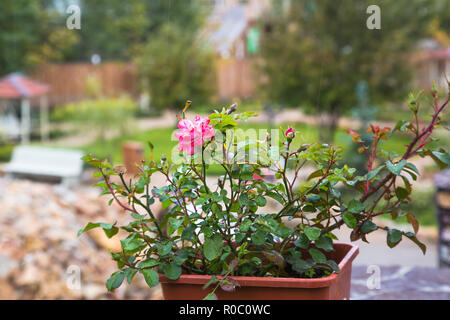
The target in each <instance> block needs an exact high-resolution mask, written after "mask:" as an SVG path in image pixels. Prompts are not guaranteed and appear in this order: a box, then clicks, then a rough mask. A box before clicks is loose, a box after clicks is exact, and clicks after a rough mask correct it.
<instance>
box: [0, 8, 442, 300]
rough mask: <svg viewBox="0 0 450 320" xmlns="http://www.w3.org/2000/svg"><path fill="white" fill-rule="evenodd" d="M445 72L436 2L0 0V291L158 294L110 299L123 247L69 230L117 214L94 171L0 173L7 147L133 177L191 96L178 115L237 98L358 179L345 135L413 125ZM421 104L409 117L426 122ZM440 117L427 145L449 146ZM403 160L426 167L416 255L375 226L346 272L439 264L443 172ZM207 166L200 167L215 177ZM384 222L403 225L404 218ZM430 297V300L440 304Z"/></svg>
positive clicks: (164, 149) (417, 207) (418, 198)
mask: <svg viewBox="0 0 450 320" xmlns="http://www.w3.org/2000/svg"><path fill="white" fill-rule="evenodd" d="M373 4H376V5H378V6H379V8H380V9H381V14H380V19H381V20H380V22H381V24H380V27H381V28H380V29H369V28H368V27H367V20H368V18H369V17H370V16H371V13H367V11H366V10H367V8H368V7H369V5H373ZM74 8H75V9H74ZM78 9H79V10H78ZM78 13H79V18H80V19H79V28H78V27H77V25H76V22H77V20H76V18H77V14H78ZM74 19H75V20H74ZM74 23H75V24H74ZM73 26H75V28H73ZM449 73H450V2H449V1H448V0H379V1H375V0H373V1H364V0H362V1H359V0H358V1H357V0H354V1H353V0H128V1H119V0H96V1H91V0H77V1H76V0H72V1H69V0H67V1H66V0H38V1H36V0H2V1H1V2H0V298H1V299H8V298H9V299H35V298H40V299H68V298H76V299H82V298H83V299H103V298H105V299H121V298H129V299H130V298H143V299H158V298H161V294H160V292H159V290H158V288H157V289H154V290H150V289H148V288H147V287H146V285H145V283H144V282H143V281H140V280H138V279H137V280H136V281H135V282H134V283H133V284H132V285H124V286H123V287H122V288H120V289H119V290H117V291H116V292H115V293H106V289H105V286H104V282H105V281H106V279H107V278H108V277H109V275H110V274H111V273H112V272H113V271H114V267H115V266H114V264H113V262H112V261H110V258H109V257H110V255H109V250H113V251H114V250H118V248H119V249H120V243H118V240H108V239H106V237H105V236H104V235H103V234H102V232H98V233H97V232H95V231H94V230H92V231H90V232H89V233H88V234H86V235H83V236H82V237H80V238H77V237H76V232H77V231H78V229H79V228H81V227H82V226H83V225H84V224H85V223H86V222H87V221H93V220H98V221H106V222H113V221H115V220H118V221H119V222H120V221H122V222H125V221H126V220H127V217H126V216H124V213H123V212H121V210H120V209H119V208H117V207H115V206H114V205H113V206H108V205H107V203H106V202H107V200H108V199H102V198H98V194H99V191H98V189H96V188H95V187H92V185H93V184H94V183H95V179H93V178H91V175H92V169H91V168H89V167H87V166H85V167H84V168H83V173H82V174H81V178H80V179H79V181H76V183H75V184H71V185H69V186H68V185H66V184H64V183H63V184H60V183H58V181H56V182H55V181H48V180H49V179H43V177H42V176H40V175H37V174H30V175H27V176H26V177H18V176H16V175H11V174H8V170H7V169H6V168H7V166H8V163H10V162H11V161H12V157H13V156H12V155H13V151H14V150H15V149H17V148H18V147H23V146H33V147H36V148H37V149H35V150H38V151H39V148H54V149H58V150H60V149H61V150H63V151H64V150H68V149H75V150H79V151H81V152H82V153H92V154H94V155H96V156H98V157H100V158H109V159H110V160H111V161H112V162H113V163H115V164H124V165H125V166H126V167H127V168H128V169H129V170H130V172H132V171H133V163H135V162H136V161H139V160H140V159H148V158H149V157H150V149H151V148H149V147H148V146H149V145H148V142H151V144H152V145H153V146H154V148H153V152H152V156H153V157H154V158H159V157H160V156H161V155H162V154H163V153H164V154H167V155H170V154H171V152H172V150H173V148H174V147H176V141H175V140H174V139H173V137H172V134H173V131H174V130H175V125H176V121H177V120H176V114H177V113H179V112H180V111H181V110H182V108H183V107H184V104H185V101H186V100H192V101H193V103H192V106H191V107H190V108H189V110H188V117H193V115H194V114H202V115H204V114H208V113H209V112H211V111H213V110H216V109H217V110H220V109H222V107H224V106H229V105H230V104H232V103H237V104H238V108H239V110H240V111H243V110H250V111H255V112H257V113H258V114H259V117H258V118H256V119H255V120H254V121H252V122H249V123H248V124H245V125H244V128H256V129H262V128H278V127H279V126H280V125H284V126H287V125H292V126H294V127H295V129H296V131H297V134H298V136H299V139H300V141H299V143H302V142H304V143H313V142H324V143H334V144H337V145H340V146H343V147H344V148H345V150H346V153H345V154H344V157H345V158H346V161H348V162H350V163H351V164H352V165H353V166H354V167H355V168H357V169H358V170H361V172H362V170H364V167H365V162H364V160H363V159H362V158H359V157H355V156H354V155H355V153H356V146H353V145H352V143H351V137H349V136H348V135H347V134H346V132H345V131H346V130H347V129H353V130H358V131H361V132H364V128H365V127H367V125H368V123H370V122H375V123H378V124H379V125H382V126H390V127H392V126H394V125H395V123H396V122H397V121H398V120H409V116H410V112H409V109H408V106H407V104H406V103H405V101H406V99H407V96H408V93H409V92H415V93H418V92H420V91H421V90H423V91H425V92H427V91H429V90H430V88H431V86H432V85H433V82H435V83H436V87H437V88H438V90H439V92H440V94H444V95H445V94H446V80H445V77H446V76H447V77H449ZM423 103H424V105H423V108H422V109H421V111H420V113H419V115H420V121H426V120H427V119H429V116H430V109H428V107H427V105H426V99H425V98H424V101H423ZM447 114H448V112H447ZM449 119H450V118H449V116H448V115H445V116H444V117H443V123H444V126H443V127H442V128H439V129H438V130H436V132H435V134H434V136H435V137H436V138H437V141H435V142H433V144H434V146H435V147H439V148H444V149H447V151H448V146H449V145H450V136H449V134H448V129H447V128H446V126H447V125H448V121H449ZM407 139H408V137H406V136H404V135H402V134H396V135H394V136H393V138H392V139H391V140H390V141H388V142H386V143H385V144H384V146H383V147H384V148H385V149H386V150H388V151H391V152H397V153H402V150H404V146H405V143H406V141H407ZM41 150H42V149H41ZM38 151H36V152H37V153H36V154H35V155H33V154H31V156H29V157H28V160H29V166H31V167H30V168H31V169H30V170H31V171H33V170H40V169H39V168H40V167H39V166H42V162H45V161H44V160H42V161H41V162H39V160H38V157H39V155H38V153H39V152H38ZM34 156H35V157H36V158H33V157H34ZM412 162H413V163H414V164H415V165H416V166H417V167H418V168H419V170H421V171H422V172H423V174H422V175H421V176H420V177H419V178H418V180H417V181H415V182H414V187H415V191H414V194H413V197H412V204H411V207H410V211H411V212H412V213H414V215H415V216H416V218H417V220H418V221H419V222H420V223H421V224H422V227H421V230H420V232H419V236H418V237H419V238H420V239H421V240H422V241H424V242H425V243H426V244H427V246H428V251H427V254H426V255H425V256H424V255H422V253H421V252H420V250H419V249H418V248H417V247H416V246H415V245H414V244H413V243H407V242H406V241H403V242H402V243H401V244H400V245H398V246H397V247H396V248H394V249H389V248H387V246H386V243H385V241H386V240H385V238H384V235H379V236H378V235H373V236H372V237H371V238H370V237H369V240H370V241H371V245H370V246H369V245H367V244H364V243H358V244H359V245H360V246H361V253H360V255H359V257H358V258H357V259H356V261H355V264H356V265H360V266H367V265H379V266H384V267H387V268H388V269H386V270H387V271H386V272H393V273H394V275H396V273H395V272H398V271H399V270H400V273H399V274H400V275H401V273H402V272H406V271H408V270H410V269H406V271H405V269H401V268H400V269H392V267H393V266H401V267H402V268H415V267H418V266H419V267H420V266H421V267H424V268H430V269H426V270H428V271H424V273H425V274H429V273H430V272H431V273H432V272H433V271H430V270H434V269H435V268H438V267H439V249H438V243H439V241H438V239H439V234H440V233H439V228H438V220H437V212H436V199H435V195H436V186H435V183H434V181H433V178H434V177H435V176H436V174H440V168H439V167H438V166H437V165H436V164H435V163H434V162H433V161H432V160H430V161H429V160H428V159H422V158H417V159H413V160H412ZM47 165H48V166H52V165H53V164H52V163H51V161H49V162H48V163H47ZM33 166H34V167H35V168H33ZM69 166H70V164H69ZM2 168H4V169H3V170H2ZM217 175H220V170H216V169H214V168H212V169H211V170H210V177H209V178H210V179H211V181H213V180H214V178H215V177H217ZM44 180H46V181H44ZM444 180H445V179H444ZM446 181H448V176H447V180H446ZM163 182H164V181H162V180H161V181H153V183H154V184H155V185H157V184H158V183H163ZM447 183H448V182H447ZM348 196H351V195H348ZM440 199H441V200H442V201H441V204H442V205H444V206H447V207H448V206H450V205H449V200H448V199H449V198H448V197H447V198H445V196H443V197H441V198H440ZM160 212H161V213H162V209H160ZM383 223H384V224H387V225H391V224H394V223H395V224H401V226H400V228H402V227H403V228H404V229H405V228H406V229H407V228H410V226H409V225H408V224H407V220H406V218H401V219H398V220H396V221H395V222H394V221H392V219H390V218H389V217H387V218H384V220H382V221H379V224H383ZM444 231H445V230H444ZM442 233H443V232H441V234H442ZM340 236H341V240H343V241H348V240H349V239H348V234H347V233H345V232H342V234H340ZM444 254H446V255H447V259H448V261H449V263H450V252H446V253H445V252H444ZM441 255H442V252H441ZM389 268H391V269H389ZM361 270H363V269H360V271H361ZM364 270H365V269H364ZM389 270H391V271H389ZM401 270H403V271H401ZM411 270H413V269H411ZM414 270H415V269H414ZM419 270H420V269H419ZM361 272H362V271H361ZM361 272H360V274H362V273H361ZM77 277H78V278H77ZM361 277H362V276H361ZM77 279H79V280H80V281H79V283H81V286H79V287H78V286H77ZM361 279H363V277H362V278H361ZM360 281H363V280H360ZM430 281H431V280H430ZM440 281H441V280H439V281H437V282H436V286H438V285H440V284H442V281H441V282H440ZM425 283H429V282H426V281H425ZM442 290H443V289H442ZM442 290H441V291H438V293H437V295H436V297H444V298H447V299H448V298H450V291H448V290H447V291H446V290H444V291H442ZM419 291H420V290H419ZM357 293H358V294H359V293H360V292H357ZM355 294H356V293H355ZM394 296H395V295H394ZM354 297H355V298H368V297H369V298H370V297H372V298H373V296H371V295H370V294H366V293H360V294H359V295H355V296H354Z"/></svg>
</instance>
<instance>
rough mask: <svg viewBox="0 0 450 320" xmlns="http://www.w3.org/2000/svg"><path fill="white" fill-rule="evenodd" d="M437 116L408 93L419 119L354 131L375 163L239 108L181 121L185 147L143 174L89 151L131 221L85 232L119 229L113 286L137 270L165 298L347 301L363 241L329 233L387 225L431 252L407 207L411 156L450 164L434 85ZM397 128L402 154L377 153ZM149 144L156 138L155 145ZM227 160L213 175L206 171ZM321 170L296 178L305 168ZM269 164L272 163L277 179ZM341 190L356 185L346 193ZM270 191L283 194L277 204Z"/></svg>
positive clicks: (391, 233)
mask: <svg viewBox="0 0 450 320" xmlns="http://www.w3.org/2000/svg"><path fill="white" fill-rule="evenodd" d="M432 96H433V99H432V104H431V105H432V111H433V115H432V117H431V120H430V122H429V123H427V124H423V123H421V121H419V117H418V111H419V107H420V99H419V98H418V97H416V96H414V95H410V97H409V101H408V103H409V107H410V109H411V111H412V113H413V120H412V121H403V120H402V121H399V122H398V123H397V125H395V127H393V128H392V129H391V128H388V127H384V128H380V127H379V126H376V125H370V128H369V129H368V130H367V131H368V132H369V133H370V134H371V136H372V141H371V142H370V143H365V142H363V140H362V139H361V137H360V135H359V133H357V132H356V131H354V130H349V131H348V132H349V134H350V135H351V137H352V140H353V142H355V143H357V144H359V149H358V151H359V152H360V153H361V154H365V155H366V156H367V158H368V161H367V163H368V165H367V170H366V172H365V173H364V174H359V175H358V174H357V173H356V170H355V169H353V168H350V167H349V166H348V165H346V164H345V163H343V161H342V158H341V151H342V148H339V147H335V146H331V145H325V144H310V145H306V144H302V145H299V144H296V142H295V141H296V136H297V138H298V135H300V134H299V133H296V132H295V130H294V129H293V128H288V129H287V130H283V131H282V132H281V133H280V134H279V139H277V137H276V136H277V132H276V131H273V130H272V131H271V132H270V134H269V133H268V134H267V135H266V136H264V137H262V138H261V136H260V137H259V139H258V137H257V135H254V134H252V132H244V131H243V130H237V129H238V123H239V122H240V121H245V120H247V118H249V117H252V116H255V114H254V113H251V112H244V113H236V106H235V105H233V106H231V107H230V108H228V109H223V110H222V111H221V112H217V111H216V112H215V113H213V114H211V115H210V116H209V118H201V117H199V116H197V117H196V118H195V120H194V121H190V120H188V119H186V118H185V111H186V109H187V107H188V106H189V105H190V102H188V103H187V104H186V107H185V109H184V110H183V113H182V118H180V119H179V124H178V128H179V130H178V131H177V132H176V133H175V136H176V138H177V139H178V140H179V144H178V149H177V150H176V152H174V154H173V155H172V159H171V161H169V159H168V158H167V156H164V155H163V156H162V157H161V159H160V160H158V161H153V160H150V161H144V162H143V163H141V164H139V165H138V168H139V171H140V173H139V174H138V175H136V176H135V177H134V179H132V180H133V181H132V180H130V181H128V180H127V179H125V176H124V175H125V172H124V171H123V169H121V168H120V167H116V168H115V167H113V166H112V165H111V164H110V163H109V162H108V161H106V160H99V159H96V158H94V157H93V156H91V155H89V156H86V157H85V158H84V160H85V161H86V162H88V163H89V164H91V165H93V166H94V167H96V168H98V171H97V172H96V173H95V176H96V177H101V178H102V179H103V181H102V182H101V183H99V184H97V186H99V187H101V188H102V189H103V192H102V194H103V195H108V196H110V197H111V200H110V203H111V202H113V201H115V202H117V203H118V205H120V206H121V207H122V208H123V209H124V211H126V212H127V213H128V214H130V215H131V217H132V222H130V223H129V224H128V225H124V226H120V227H119V226H117V225H116V223H113V224H107V223H89V224H88V225H87V226H86V227H85V228H83V229H82V230H80V232H79V234H81V233H83V232H85V231H88V230H90V229H92V228H96V227H101V228H103V230H104V232H105V234H106V235H107V236H108V237H112V236H114V235H116V234H117V233H118V231H119V228H120V229H123V230H125V231H126V232H128V234H129V235H128V236H127V237H126V238H124V239H122V240H121V244H122V251H121V252H119V253H111V254H112V259H114V260H115V261H116V262H117V266H118V271H116V272H114V273H113V274H112V275H111V277H110V278H109V279H108V280H107V283H106V286H107V289H108V290H111V291H113V290H114V289H116V288H117V287H119V286H120V285H121V284H122V282H123V281H124V280H125V279H126V280H127V281H128V282H129V283H130V282H131V281H132V279H133V278H134V276H135V275H137V274H140V275H141V276H143V277H144V278H145V281H146V282H147V284H148V285H149V286H150V287H154V286H156V285H157V284H158V283H161V285H162V290H163V294H164V297H165V299H203V298H205V299H345V298H349V295H350V278H351V264H352V260H353V259H354V258H355V257H356V255H357V254H358V248H357V247H356V246H355V245H352V244H347V243H340V242H336V240H337V238H336V236H335V235H334V234H333V232H334V231H335V230H336V229H338V228H340V227H343V226H346V227H348V228H350V229H352V232H351V236H350V240H351V241H356V240H358V239H362V240H363V241H367V239H366V236H367V234H369V233H371V232H375V231H377V230H378V231H382V232H385V233H386V239H387V245H388V246H389V247H391V248H393V247H395V246H396V245H397V244H398V243H399V242H400V241H401V240H402V239H404V238H407V239H409V240H411V241H413V242H414V243H416V244H417V245H418V246H419V248H420V249H421V250H422V251H423V253H424V254H425V250H426V249H425V246H424V245H423V244H422V243H421V242H420V241H419V240H418V239H417V238H416V233H417V231H418V228H419V224H418V223H417V220H416V219H415V218H414V215H413V213H409V212H404V211H402V207H403V206H404V205H405V204H406V203H408V201H409V200H410V194H411V189H412V184H411V180H415V179H416V178H417V175H418V174H419V171H418V170H417V168H416V167H415V166H414V164H412V163H411V162H410V161H409V160H410V158H411V157H413V156H415V155H420V156H431V157H433V159H435V160H436V161H437V162H438V163H439V164H440V165H442V166H447V165H448V164H449V155H448V154H447V153H446V152H445V151H444V150H431V149H429V145H428V144H429V142H430V136H431V134H432V132H433V129H434V128H435V127H436V126H437V125H438V124H439V115H440V114H441V112H442V111H443V110H444V108H445V106H446V105H447V103H448V98H447V100H445V102H443V103H442V104H439V97H438V94H437V92H436V90H434V89H433V90H432ZM395 131H400V132H403V133H408V134H409V135H408V136H409V137H411V141H410V143H409V144H408V145H407V146H406V147H405V151H404V153H403V154H400V155H399V154H395V153H392V152H386V151H383V150H380V146H381V145H382V143H381V142H382V141H383V140H387V139H389V138H390V137H391V135H392V134H393V133H394V132H395ZM149 145H150V146H151V143H150V144H149ZM212 166H215V167H214V168H215V169H214V170H218V168H220V169H221V174H220V175H219V176H218V177H217V179H215V183H211V181H210V180H209V179H207V175H208V170H210V169H211V168H213V167H212ZM306 167H309V168H311V167H313V168H314V170H313V171H312V173H311V174H309V176H308V177H307V178H306V179H301V180H302V181H299V180H300V178H299V176H300V175H301V174H302V172H303V170H304V168H306ZM268 172H272V173H273V176H271V175H269V174H268ZM157 173H159V174H162V175H163V176H164V177H165V180H166V182H167V183H166V185H164V186H160V187H154V188H153V189H151V188H150V181H151V179H152V175H154V174H157ZM344 192H352V199H351V200H346V199H345V197H343V193H344ZM269 200H270V201H271V202H276V203H278V206H279V207H278V208H277V209H276V210H274V209H273V206H272V207H269ZM155 201H160V202H161V203H162V205H163V207H164V208H166V209H167V211H168V213H167V214H165V215H164V216H163V217H162V219H161V220H159V219H158V217H156V216H155V214H154V213H153V211H152V209H151V206H152V204H153V203H154V202H155ZM380 215H390V216H392V218H394V219H395V218H396V217H398V216H403V215H406V216H407V218H408V221H409V222H410V223H411V224H412V227H413V230H414V232H405V231H400V230H396V229H391V228H388V227H379V226H377V225H376V224H375V223H374V222H373V221H372V220H373V218H375V217H377V216H380Z"/></svg>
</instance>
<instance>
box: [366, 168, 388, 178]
mask: <svg viewBox="0 0 450 320" xmlns="http://www.w3.org/2000/svg"><path fill="white" fill-rule="evenodd" d="M383 169H384V165H382V166H379V167H378V168H376V169H375V170H372V171H370V172H368V173H367V174H366V180H372V179H373V178H375V177H376V176H377V175H378V174H379V173H380V171H381V170H383Z"/></svg>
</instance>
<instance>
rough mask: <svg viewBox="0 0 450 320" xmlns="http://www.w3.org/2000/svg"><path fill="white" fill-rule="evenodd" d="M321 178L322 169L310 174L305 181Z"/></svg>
mask: <svg viewBox="0 0 450 320" xmlns="http://www.w3.org/2000/svg"><path fill="white" fill-rule="evenodd" d="M321 176H323V171H322V169H320V170H317V171H314V172H313V173H311V174H310V175H309V176H308V178H306V181H309V180H311V179H314V178H318V177H321Z"/></svg>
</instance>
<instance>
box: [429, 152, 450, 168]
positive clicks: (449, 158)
mask: <svg viewBox="0 0 450 320" xmlns="http://www.w3.org/2000/svg"><path fill="white" fill-rule="evenodd" d="M432 154H433V155H434V156H435V157H436V158H438V159H439V161H441V162H442V163H444V164H446V165H449V164H450V155H449V154H448V153H446V152H438V151H433V152H432Z"/></svg>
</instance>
